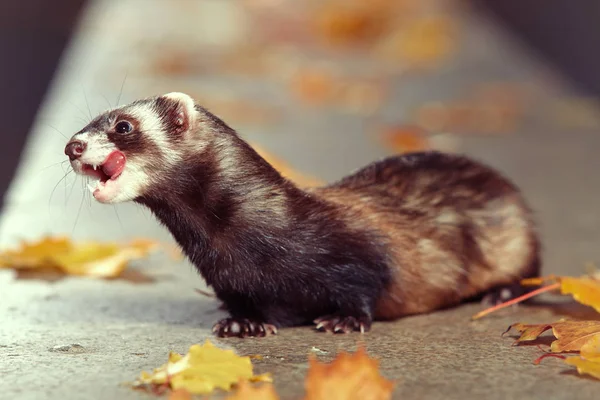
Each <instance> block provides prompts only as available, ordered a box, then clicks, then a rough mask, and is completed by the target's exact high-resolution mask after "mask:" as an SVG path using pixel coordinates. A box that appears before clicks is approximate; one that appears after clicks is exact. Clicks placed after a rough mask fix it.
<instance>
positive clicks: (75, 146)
mask: <svg viewBox="0 0 600 400" xmlns="http://www.w3.org/2000/svg"><path fill="white" fill-rule="evenodd" d="M84 151H85V143H84V142H82V141H79V140H71V141H70V142H69V143H67V146H66V147H65V154H66V155H67V156H69V159H70V160H71V161H73V160H75V159H77V158H79V157H81V155H82V154H83V152H84Z"/></svg>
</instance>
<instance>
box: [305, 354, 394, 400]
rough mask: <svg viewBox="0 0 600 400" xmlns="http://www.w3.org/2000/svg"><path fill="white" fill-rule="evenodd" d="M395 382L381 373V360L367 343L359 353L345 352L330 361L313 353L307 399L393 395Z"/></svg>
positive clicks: (364, 399)
mask: <svg viewBox="0 0 600 400" xmlns="http://www.w3.org/2000/svg"><path fill="white" fill-rule="evenodd" d="M394 385H395V382H393V381H389V380H387V379H385V378H384V377H383V376H381V374H380V372H379V362H378V361H377V360H375V359H372V358H369V355H368V354H367V352H366V350H365V349H364V347H360V348H359V349H358V350H357V351H356V353H354V354H352V355H351V354H349V353H341V354H339V355H338V356H337V357H336V359H335V360H333V362H331V363H330V364H322V363H319V362H318V361H317V360H316V358H315V356H314V355H313V354H311V355H310V356H309V370H308V374H307V376H306V380H305V383H304V387H305V389H306V397H305V400H325V399H327V400H338V399H339V400H353V399H356V400H384V399H390V398H391V396H392V391H393V389H394Z"/></svg>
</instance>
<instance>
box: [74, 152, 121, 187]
mask: <svg viewBox="0 0 600 400" xmlns="http://www.w3.org/2000/svg"><path fill="white" fill-rule="evenodd" d="M125 163H126V158H125V154H123V153H122V152H120V151H118V150H116V151H113V152H112V153H110V154H109V155H108V156H107V157H106V159H104V161H103V162H102V164H99V165H94V164H83V165H82V167H81V172H82V173H83V174H85V175H87V176H89V177H91V178H94V179H97V183H96V185H95V186H94V185H91V184H90V185H88V187H89V189H90V191H91V192H92V193H94V195H95V194H96V193H97V192H98V191H100V190H102V189H104V188H105V187H106V184H107V183H109V182H111V181H115V180H117V179H118V178H119V176H121V173H122V172H123V169H124V168H125Z"/></svg>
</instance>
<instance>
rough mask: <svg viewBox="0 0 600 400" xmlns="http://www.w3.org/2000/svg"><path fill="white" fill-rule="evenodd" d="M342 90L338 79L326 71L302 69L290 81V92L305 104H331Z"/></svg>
mask: <svg viewBox="0 0 600 400" xmlns="http://www.w3.org/2000/svg"><path fill="white" fill-rule="evenodd" d="M339 90H340V84H339V82H338V79H337V78H336V77H335V76H334V75H333V73H331V72H330V71H327V70H324V69H317V68H312V69H300V70H298V71H297V72H296V73H294V74H293V75H292V77H291V79H290V91H291V92H292V93H293V94H294V95H295V96H296V97H297V98H298V99H299V100H300V101H301V102H303V103H305V104H309V105H323V104H325V103H330V102H331V101H332V100H333V98H334V96H335V95H336V93H337V92H338V91H339Z"/></svg>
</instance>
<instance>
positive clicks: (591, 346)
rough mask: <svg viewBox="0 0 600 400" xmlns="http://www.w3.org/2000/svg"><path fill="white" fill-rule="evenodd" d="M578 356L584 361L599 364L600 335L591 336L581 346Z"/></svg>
mask: <svg viewBox="0 0 600 400" xmlns="http://www.w3.org/2000/svg"><path fill="white" fill-rule="evenodd" d="M579 354H580V355H581V357H583V358H585V359H586V360H589V361H594V362H600V334H597V335H594V336H592V338H591V339H590V340H588V341H587V342H585V344H584V345H583V346H581V350H580V351H579Z"/></svg>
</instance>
